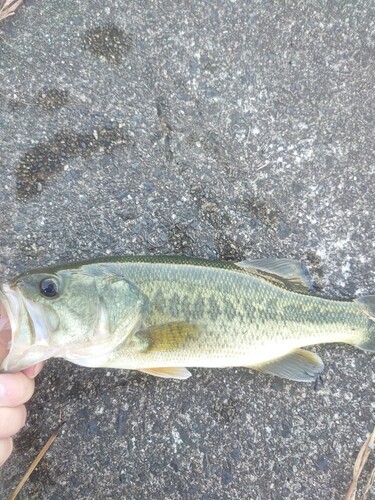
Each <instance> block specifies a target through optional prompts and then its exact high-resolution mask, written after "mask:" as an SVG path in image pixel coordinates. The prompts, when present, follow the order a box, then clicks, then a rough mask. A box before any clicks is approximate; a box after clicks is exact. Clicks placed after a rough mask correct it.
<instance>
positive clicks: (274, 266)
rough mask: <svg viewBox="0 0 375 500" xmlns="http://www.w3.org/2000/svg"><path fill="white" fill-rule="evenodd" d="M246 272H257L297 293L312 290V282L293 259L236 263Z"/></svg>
mask: <svg viewBox="0 0 375 500" xmlns="http://www.w3.org/2000/svg"><path fill="white" fill-rule="evenodd" d="M236 265H237V266H238V267H241V268H242V269H245V270H246V271H249V272H252V271H259V272H260V274H261V275H263V276H264V277H265V278H267V277H269V278H270V279H271V280H272V281H273V282H276V283H279V284H280V285H282V286H286V287H287V288H289V289H291V290H295V291H299V292H308V291H310V290H311V289H312V280H311V277H310V275H309V274H308V272H307V270H306V268H305V266H304V265H303V264H302V263H301V262H298V260H293V259H258V260H243V261H242V262H236Z"/></svg>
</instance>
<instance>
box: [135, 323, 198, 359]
mask: <svg viewBox="0 0 375 500" xmlns="http://www.w3.org/2000/svg"><path fill="white" fill-rule="evenodd" d="M197 333H198V327H197V326H195V325H193V324H190V323H184V322H177V321H176V322H172V323H165V324H164V325H156V326H151V327H149V328H146V329H144V330H140V331H139V332H137V333H135V334H134V335H133V338H132V340H133V342H136V343H137V348H138V350H139V351H141V352H147V353H149V352H151V351H154V352H168V351H169V352H170V351H176V350H177V349H181V348H182V347H183V346H184V344H185V343H186V342H187V341H188V340H189V339H190V338H191V337H193V336H194V335H196V334H197Z"/></svg>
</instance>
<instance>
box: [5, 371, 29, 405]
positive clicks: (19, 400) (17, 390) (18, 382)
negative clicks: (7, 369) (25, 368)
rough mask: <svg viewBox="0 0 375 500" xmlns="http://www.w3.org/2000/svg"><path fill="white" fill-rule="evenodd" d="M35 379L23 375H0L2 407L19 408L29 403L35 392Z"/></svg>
mask: <svg viewBox="0 0 375 500" xmlns="http://www.w3.org/2000/svg"><path fill="white" fill-rule="evenodd" d="M34 387H35V382H34V379H30V378H28V377H26V375H24V374H23V373H4V374H1V375H0V406H11V407H13V406H19V405H22V404H23V403H26V401H28V400H29V399H30V398H31V396H32V394H33V392H34Z"/></svg>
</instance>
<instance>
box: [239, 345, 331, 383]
mask: <svg viewBox="0 0 375 500" xmlns="http://www.w3.org/2000/svg"><path fill="white" fill-rule="evenodd" d="M247 368H252V369H253V370H258V371H260V372H263V373H269V374H271V375H277V376H278V377H281V378H287V379H289V380H295V381H297V382H314V381H315V380H316V379H317V378H318V377H319V375H320V374H321V373H322V371H323V369H324V364H323V361H322V360H321V359H320V357H319V356H318V355H317V354H314V353H313V352H310V351H305V350H304V349H295V350H294V351H292V352H290V353H289V354H286V355H285V356H282V357H281V358H277V359H274V360H272V361H267V362H266V363H262V364H259V365H255V366H248V367H247Z"/></svg>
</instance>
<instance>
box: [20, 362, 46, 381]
mask: <svg viewBox="0 0 375 500" xmlns="http://www.w3.org/2000/svg"><path fill="white" fill-rule="evenodd" d="M43 366H44V362H41V363H37V364H36V365H34V366H30V367H29V368H26V370H23V373H24V374H25V375H26V377H29V378H35V377H36V376H37V375H38V373H40V372H41V371H42V368H43Z"/></svg>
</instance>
